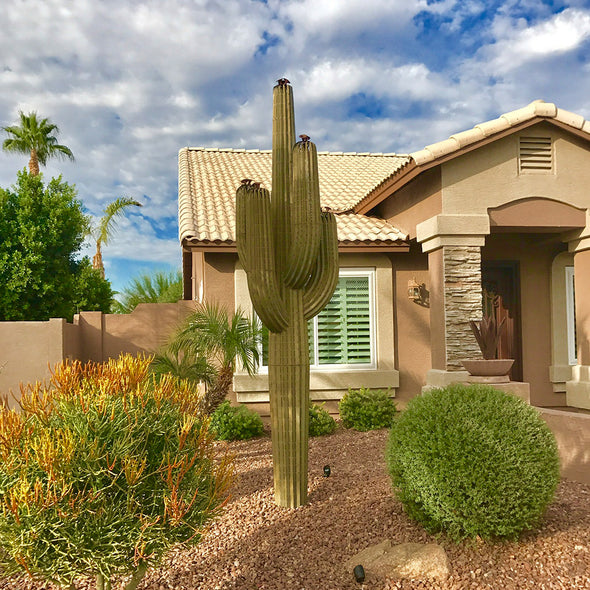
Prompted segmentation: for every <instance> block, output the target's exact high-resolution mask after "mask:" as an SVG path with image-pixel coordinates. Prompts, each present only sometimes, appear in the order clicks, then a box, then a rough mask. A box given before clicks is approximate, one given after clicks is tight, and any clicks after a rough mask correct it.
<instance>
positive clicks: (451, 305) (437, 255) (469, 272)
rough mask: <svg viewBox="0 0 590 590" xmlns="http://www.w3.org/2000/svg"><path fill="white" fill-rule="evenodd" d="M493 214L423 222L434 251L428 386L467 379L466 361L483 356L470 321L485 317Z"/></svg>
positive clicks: (421, 235) (425, 245) (421, 233)
mask: <svg viewBox="0 0 590 590" xmlns="http://www.w3.org/2000/svg"><path fill="white" fill-rule="evenodd" d="M487 233H489V219H488V216H487V215H437V216H436V217H434V218H432V219H429V220H427V221H425V222H424V223H421V224H419V225H418V226H417V238H418V241H419V242H421V243H422V249H423V251H424V252H428V268H429V276H430V285H427V288H428V289H429V290H430V330H431V350H432V369H431V370H430V371H428V373H427V375H426V387H427V388H429V387H442V386H445V385H448V384H449V383H452V382H455V381H466V380H467V377H468V373H467V371H465V370H464V369H463V366H462V365H461V360H463V359H468V358H481V352H480V350H479V346H478V345H477V341H476V340H475V336H474V335H473V332H472V331H471V327H470V325H469V320H477V319H480V318H481V317H482V292H481V247H482V246H483V245H484V244H485V235H486V234H487Z"/></svg>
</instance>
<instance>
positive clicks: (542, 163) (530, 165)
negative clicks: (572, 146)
mask: <svg viewBox="0 0 590 590" xmlns="http://www.w3.org/2000/svg"><path fill="white" fill-rule="evenodd" d="M519 139H520V142H519V164H520V171H521V172H551V171H552V170H553V150H552V149H551V138H550V137H520V138H519Z"/></svg>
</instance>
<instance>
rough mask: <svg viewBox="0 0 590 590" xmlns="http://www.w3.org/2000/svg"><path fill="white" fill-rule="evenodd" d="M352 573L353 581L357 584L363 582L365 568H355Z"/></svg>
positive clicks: (360, 566) (358, 566)
mask: <svg viewBox="0 0 590 590" xmlns="http://www.w3.org/2000/svg"><path fill="white" fill-rule="evenodd" d="M353 573H354V579H355V580H356V581H357V582H358V583H359V584H362V583H363V582H364V581H365V568H364V567H363V566H362V565H357V566H355V568H354V570H353Z"/></svg>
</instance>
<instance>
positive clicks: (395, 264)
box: [389, 243, 432, 408]
mask: <svg viewBox="0 0 590 590" xmlns="http://www.w3.org/2000/svg"><path fill="white" fill-rule="evenodd" d="M389 258H390V260H391V264H392V268H393V277H394V292H395V301H394V309H395V330H394V334H395V366H396V367H397V368H398V370H399V387H398V389H397V390H396V396H395V397H396V403H397V404H398V406H399V407H400V408H401V407H403V406H405V404H406V403H407V402H408V400H410V399H411V398H412V397H414V396H416V395H418V394H419V393H420V392H421V390H422V386H423V385H424V383H425V380H424V378H425V375H426V371H427V370H428V369H429V368H430V365H431V352H430V351H431V349H430V305H431V304H432V292H431V284H430V277H429V274H428V257H427V255H426V254H423V253H422V252H420V249H419V246H417V245H416V244H415V243H414V244H413V245H412V247H411V249H410V252H409V253H402V254H390V255H389ZM412 279H413V280H415V281H416V282H417V283H418V284H419V285H422V286H423V289H422V298H421V299H420V300H419V301H411V300H410V299H409V298H408V281H410V280H412Z"/></svg>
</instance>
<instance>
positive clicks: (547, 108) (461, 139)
mask: <svg viewBox="0 0 590 590" xmlns="http://www.w3.org/2000/svg"><path fill="white" fill-rule="evenodd" d="M536 117H544V118H547V119H555V120H556V121H560V122H561V123H564V124H565V125H569V126H570V127H573V128H574V129H581V130H582V131H585V132H586V133H588V132H590V125H589V124H588V122H587V121H585V120H584V117H582V116H580V115H576V114H575V113H570V112H569V111H566V110H564V109H558V108H557V107H556V106H555V105H554V104H553V103H551V102H544V101H542V100H535V101H533V102H531V103H530V104H529V105H527V106H526V107H523V108H522V109H517V110H515V111H510V112H508V113H504V114H503V115H501V116H500V117H498V118H497V119H492V120H491V121H486V122H484V123H479V124H478V125H476V126H475V127H474V128H473V129H469V130H467V131H462V132H461V133H456V134H455V135H451V137H450V139H445V140H443V141H438V142H436V143H433V144H431V145H428V146H426V147H425V148H424V149H422V150H419V151H416V152H413V153H411V154H410V156H411V157H412V159H413V160H414V161H415V162H416V164H417V165H418V166H421V165H423V164H428V163H430V162H432V161H434V160H436V159H437V158H441V157H443V156H446V155H449V154H451V153H453V152H455V151H457V150H459V149H461V148H463V147H465V146H467V145H470V144H472V143H475V142H477V141H480V140H482V139H484V138H485V137H489V136H490V135H493V134H495V133H500V132H501V131H504V130H506V129H509V128H510V127H514V126H515V125H519V124H520V123H524V122H526V121H530V120H531V119H534V118H536Z"/></svg>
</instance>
